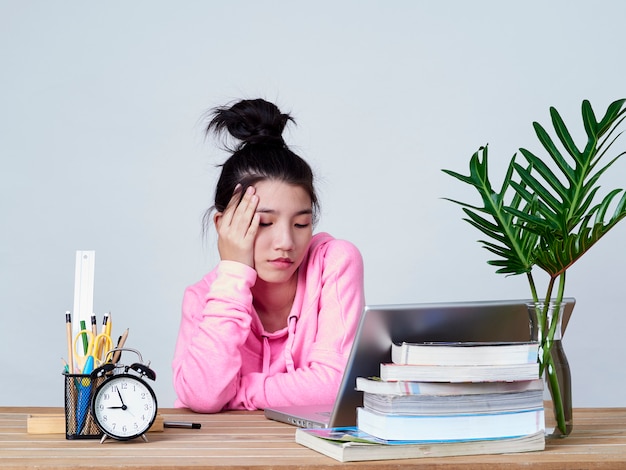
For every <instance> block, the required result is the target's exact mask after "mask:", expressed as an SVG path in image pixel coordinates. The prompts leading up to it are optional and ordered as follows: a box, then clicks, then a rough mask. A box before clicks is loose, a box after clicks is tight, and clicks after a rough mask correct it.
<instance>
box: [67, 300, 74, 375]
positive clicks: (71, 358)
mask: <svg viewBox="0 0 626 470" xmlns="http://www.w3.org/2000/svg"><path fill="white" fill-rule="evenodd" d="M65 332H66V334H67V363H68V371H69V373H70V374H73V373H74V345H73V341H72V335H73V332H72V314H71V313H70V312H69V310H68V311H66V312H65Z"/></svg>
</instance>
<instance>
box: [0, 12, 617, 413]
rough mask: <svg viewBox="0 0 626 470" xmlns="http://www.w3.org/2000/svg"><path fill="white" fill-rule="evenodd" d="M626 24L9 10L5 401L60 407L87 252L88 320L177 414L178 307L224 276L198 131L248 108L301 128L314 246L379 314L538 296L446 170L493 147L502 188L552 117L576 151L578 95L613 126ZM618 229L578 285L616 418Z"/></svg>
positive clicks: (453, 16) (519, 15)
mask: <svg viewBox="0 0 626 470" xmlns="http://www.w3.org/2000/svg"><path fill="white" fill-rule="evenodd" d="M625 17H626V3H624V2H621V1H619V0H615V1H607V0H605V1H597V2H587V1H580V0H570V1H564V0H561V1H543V0H542V1H538V0H527V1H525V2H501V1H496V0H493V1H486V0H475V1H472V2H467V1H462V0H458V1H451V0H442V1H438V2H434V1H412V0H411V1H409V0H406V1H382V0H381V1H362V0H358V1H357V0H347V1H330V0H318V1H315V2H293V1H241V0H238V1H230V2H221V1H191V0H188V1H184V2H174V1H169V2H168V1H163V0H161V1H157V0H139V1H133V2H126V1H119V0H114V1H109V2H104V3H103V2H85V1H64V2H50V1H34V0H13V1H11V0H0V64H1V65H0V67H1V71H2V72H1V73H0V159H1V168H0V217H1V219H0V220H1V224H2V225H1V230H0V307H1V310H2V321H1V323H0V325H1V326H0V367H1V370H2V371H3V379H2V384H3V385H2V387H0V405H16V406H17V405H33V406H35V405H42V406H61V405H62V404H63V391H62V387H63V385H62V384H63V382H62V378H61V362H60V359H59V358H60V357H62V356H65V355H66V349H65V342H64V338H65V333H64V312H65V311H66V310H67V309H71V308H72V303H73V288H74V261H75V252H76V250H95V251H96V274H95V301H94V302H95V305H94V307H95V310H96V313H97V314H98V317H99V318H101V316H102V314H103V313H104V312H105V311H108V310H111V311H112V313H113V316H114V320H115V323H114V329H113V334H114V335H118V334H120V333H121V331H122V330H123V329H124V328H126V327H129V328H130V336H129V342H128V343H127V345H128V346H130V347H135V348H137V349H139V350H140V351H141V352H142V353H143V355H144V358H146V359H149V360H151V362H152V367H153V368H154V369H155V370H156V372H157V375H158V378H157V381H156V384H155V389H156V391H157V394H158V397H159V401H160V405H161V406H172V405H173V402H174V391H173V388H172V385H171V371H170V362H171V358H172V354H173V349H174V342H175V339H176V332H177V328H178V322H179V312H180V301H181V297H182V293H183V290H184V288H185V286H186V285H188V284H191V283H193V282H195V281H196V280H198V279H199V278H200V277H201V276H202V275H203V274H204V273H205V272H207V271H208V270H209V269H210V268H211V267H212V266H213V265H214V264H215V263H216V261H217V252H216V249H215V237H214V236H211V237H209V239H208V241H206V242H204V241H203V240H202V235H201V227H200V219H201V216H202V213H203V211H204V210H205V209H206V208H207V207H208V206H209V205H210V204H211V202H210V201H211V196H212V194H213V182H214V180H215V177H216V175H217V170H216V168H215V165H216V164H218V163H221V162H222V161H223V158H224V154H223V153H221V152H220V151H218V150H216V149H215V147H214V146H213V145H212V142H206V141H205V140H204V138H203V135H202V129H201V126H200V125H199V118H200V117H201V115H202V113H203V112H204V111H205V110H206V109H208V108H210V107H212V106H215V105H221V104H225V103H227V102H229V101H231V100H233V99H237V98H243V97H246V98H254V97H264V98H267V99H269V100H273V101H275V102H277V104H279V105H280V106H281V107H282V108H283V109H284V110H285V111H291V112H292V113H293V114H294V116H295V117H296V120H297V122H298V125H297V126H296V127H292V128H291V130H290V132H289V133H288V134H287V135H286V140H287V141H288V143H290V144H291V145H292V146H293V147H294V148H295V150H296V151H299V152H300V153H301V155H302V156H304V157H305V158H307V159H308V160H309V161H310V163H311V164H312V165H313V167H314V169H315V171H316V173H317V175H318V177H319V191H320V194H321V198H322V220H321V223H320V225H319V227H318V229H319V230H325V231H330V232H331V233H333V234H334V235H335V236H337V237H341V238H347V239H349V240H352V241H353V242H355V243H356V244H357V245H358V246H359V247H360V249H361V251H362V253H363V256H364V259H365V266H366V289H367V290H366V295H367V301H368V302H369V303H404V302H426V301H451V300H479V299H498V298H525V297H528V296H529V292H528V287H527V284H526V279H525V278H522V277H518V278H505V277H503V276H500V275H496V274H494V270H493V268H491V267H489V266H488V265H487V264H486V260H487V259H488V253H487V252H485V251H484V250H482V249H481V248H480V246H479V244H478V243H476V241H475V240H476V239H478V238H479V233H478V232H477V231H475V230H474V229H472V228H471V227H470V226H469V225H467V224H466V223H465V222H462V221H461V216H462V214H461V211H460V208H458V207H457V206H454V205H452V204H450V203H448V202H445V201H443V200H442V198H443V197H453V198H459V199H470V198H474V194H473V193H472V192H471V191H470V188H469V187H467V188H466V187H464V186H465V185H463V184H461V183H459V182H456V181H455V180H453V179H452V178H450V177H448V176H446V175H444V174H443V173H442V172H441V171H440V169H441V168H449V169H454V170H457V171H460V172H463V173H466V172H467V162H468V160H469V157H470V156H471V154H472V153H473V152H474V151H476V150H477V148H478V147H479V146H480V145H484V144H485V143H489V145H490V158H491V164H492V167H493V170H494V172H495V173H496V174H502V172H501V170H503V169H504V167H505V165H506V164H507V163H508V160H509V158H510V157H511V156H512V155H513V153H514V152H515V151H516V150H517V148H519V147H521V146H524V147H529V148H531V149H538V144H537V143H536V139H535V137H534V134H533V131H532V127H531V123H532V121H535V120H536V121H539V122H541V123H543V124H545V125H546V126H549V116H548V109H549V106H555V107H556V108H557V109H558V110H559V111H561V113H562V114H563V116H564V118H565V120H566V122H567V123H570V125H571V126H573V127H574V128H575V129H576V130H577V132H578V133H579V135H580V133H581V132H582V126H581V124H580V123H581V119H580V103H581V101H582V100H583V99H585V98H587V99H589V100H591V103H592V104H593V105H594V108H596V109H597V112H598V114H600V113H602V112H604V110H605V109H606V106H607V105H608V104H609V103H610V102H612V101H613V100H615V99H618V98H623V97H625V96H626V89H625V87H624V77H625V76H626V64H625V61H624V51H623V44H624V32H623V19H624V18H625ZM620 148H622V149H623V148H626V141H624V140H622V141H621V144H620ZM624 164H625V163H622V164H621V166H619V164H618V168H619V169H616V170H614V171H613V173H612V174H611V175H608V177H607V179H606V183H605V187H624V186H626V179H625V178H624V174H625V173H624V168H625V167H624ZM499 171H500V173H498V172H499ZM625 234H626V224H624V226H618V227H617V228H616V229H615V230H614V231H613V232H612V233H610V234H609V235H608V236H607V237H606V238H605V239H604V240H603V241H602V242H601V243H600V244H599V245H597V246H596V247H594V248H593V250H592V251H591V252H590V253H589V254H588V255H587V256H586V257H585V258H583V259H582V260H581V262H580V263H578V265H576V266H575V267H574V268H573V269H572V270H571V271H570V274H569V278H568V283H567V292H566V294H567V295H571V296H575V297H576V298H577V300H578V304H577V306H576V309H575V312H574V316H573V319H572V321H571V323H570V327H569V330H568V332H567V335H566V340H565V343H566V349H567V352H568V356H569V359H570V363H571V366H572V373H573V382H574V404H575V406H626V396H624V394H623V393H622V390H623V389H624V387H625V386H626V383H625V381H626V380H625V378H624V372H623V360H622V358H623V357H624V355H625V352H626V346H624V344H623V342H622V338H623V334H622V331H623V330H624V327H626V319H625V318H624V315H623V314H624V313H625V312H624V302H623V291H622V290H621V289H622V288H623V287H622V285H623V275H622V272H621V271H622V267H623V266H624V264H625V263H626V252H625V250H624V244H623V240H624V235H625Z"/></svg>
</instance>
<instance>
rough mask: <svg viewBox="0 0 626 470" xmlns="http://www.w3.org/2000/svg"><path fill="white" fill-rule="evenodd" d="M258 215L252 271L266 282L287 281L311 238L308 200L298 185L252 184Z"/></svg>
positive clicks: (275, 182)
mask: <svg viewBox="0 0 626 470" xmlns="http://www.w3.org/2000/svg"><path fill="white" fill-rule="evenodd" d="M254 187H255V190H256V195H257V196H258V197H259V204H258V206H257V210H256V212H257V213H258V214H259V215H260V223H259V229H258V233H257V236H256V239H255V242H254V268H255V270H256V272H257V275H258V276H259V278H260V279H262V280H263V281H265V282H268V283H282V282H287V281H289V280H290V279H291V278H292V277H293V275H294V274H295V273H296V271H297V269H298V267H299V266H300V264H301V263H302V259H303V258H304V255H305V254H306V251H307V247H308V246H309V242H310V241H311V237H312V236H313V223H312V222H313V215H312V205H311V198H310V197H309V195H308V193H307V192H306V191H305V190H304V189H303V188H301V187H300V186H294V185H290V184H287V183H284V182H282V181H275V180H264V181H260V182H258V183H256V184H255V185H254Z"/></svg>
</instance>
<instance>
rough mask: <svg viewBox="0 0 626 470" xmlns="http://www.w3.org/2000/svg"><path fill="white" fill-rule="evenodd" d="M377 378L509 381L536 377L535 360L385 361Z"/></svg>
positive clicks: (391, 379) (436, 380) (422, 380)
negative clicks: (469, 363) (465, 363)
mask: <svg viewBox="0 0 626 470" xmlns="http://www.w3.org/2000/svg"><path fill="white" fill-rule="evenodd" d="M380 378H381V379H382V380H386V381H393V380H407V381H416V382H510V381H516V380H534V379H537V378H539V364H538V363H537V362H534V363H529V364H514V365H481V366H428V365H413V364H394V363H387V364H381V365H380Z"/></svg>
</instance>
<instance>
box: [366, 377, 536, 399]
mask: <svg viewBox="0 0 626 470" xmlns="http://www.w3.org/2000/svg"><path fill="white" fill-rule="evenodd" d="M356 390H358V391H360V392H368V393H379V394H381V395H474V394H482V393H507V392H522V391H525V390H543V380H541V379H535V380H519V381H515V382H412V381H406V380H399V381H398V380H396V381H390V382H388V381H384V380H381V379H380V378H378V377H357V378H356Z"/></svg>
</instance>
